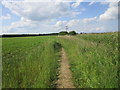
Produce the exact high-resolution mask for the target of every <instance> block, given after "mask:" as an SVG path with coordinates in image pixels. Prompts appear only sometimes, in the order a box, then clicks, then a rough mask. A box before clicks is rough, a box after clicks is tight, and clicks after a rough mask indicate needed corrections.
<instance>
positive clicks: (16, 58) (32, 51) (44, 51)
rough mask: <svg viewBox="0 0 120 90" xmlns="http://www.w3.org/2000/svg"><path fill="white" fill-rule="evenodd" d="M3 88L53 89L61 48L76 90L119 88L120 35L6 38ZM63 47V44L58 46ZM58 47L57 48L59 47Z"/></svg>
mask: <svg viewBox="0 0 120 90" xmlns="http://www.w3.org/2000/svg"><path fill="white" fill-rule="evenodd" d="M2 41H3V43H2V44H3V46H2V50H3V51H2V64H3V80H2V86H3V88H7V87H9V88H13V87H14V88H52V87H56V86H55V80H57V72H58V67H59V62H58V60H59V59H60V52H59V50H56V48H58V49H59V46H60V44H61V45H62V47H63V48H64V49H65V51H66V54H67V56H68V59H69V61H70V65H71V68H70V69H71V71H72V76H73V82H74V85H75V86H76V87H77V88H117V87H118V73H119V72H118V34H117V33H106V34H82V35H77V36H61V37H57V36H40V37H19V38H3V39H2ZM59 43H60V44H59ZM56 45H58V46H56Z"/></svg>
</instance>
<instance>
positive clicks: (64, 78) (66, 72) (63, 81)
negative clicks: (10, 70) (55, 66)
mask: <svg viewBox="0 0 120 90" xmlns="http://www.w3.org/2000/svg"><path fill="white" fill-rule="evenodd" d="M61 56H62V59H61V62H60V65H61V66H60V68H59V69H60V71H59V76H58V80H57V82H56V83H57V88H75V87H74V85H73V83H72V75H71V71H70V65H69V62H68V58H67V56H66V53H65V51H64V49H63V48H62V51H61Z"/></svg>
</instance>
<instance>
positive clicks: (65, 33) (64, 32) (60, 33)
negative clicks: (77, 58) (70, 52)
mask: <svg viewBox="0 0 120 90" xmlns="http://www.w3.org/2000/svg"><path fill="white" fill-rule="evenodd" d="M67 34H68V32H67V31H61V32H59V35H67Z"/></svg>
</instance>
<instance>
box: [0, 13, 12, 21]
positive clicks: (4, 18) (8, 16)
mask: <svg viewBox="0 0 120 90" xmlns="http://www.w3.org/2000/svg"><path fill="white" fill-rule="evenodd" d="M7 19H11V15H10V14H7V15H6V16H1V17H0V20H7Z"/></svg>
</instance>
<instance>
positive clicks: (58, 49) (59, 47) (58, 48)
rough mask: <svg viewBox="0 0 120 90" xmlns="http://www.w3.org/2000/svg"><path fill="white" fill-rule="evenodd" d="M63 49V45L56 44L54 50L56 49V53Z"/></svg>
mask: <svg viewBox="0 0 120 90" xmlns="http://www.w3.org/2000/svg"><path fill="white" fill-rule="evenodd" d="M61 48H62V45H61V44H60V43H58V42H54V49H55V50H56V51H60V50H61Z"/></svg>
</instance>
